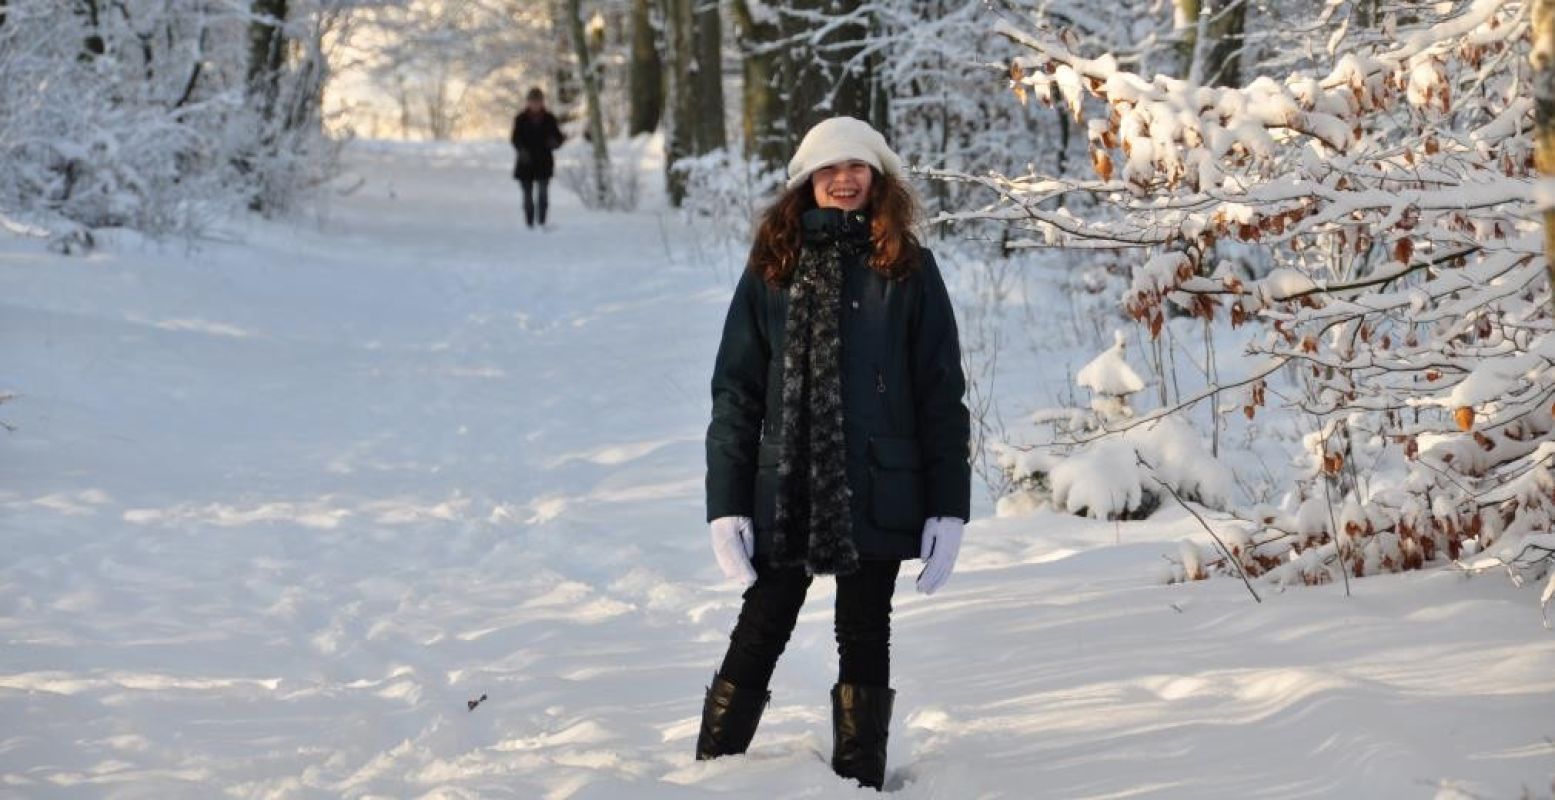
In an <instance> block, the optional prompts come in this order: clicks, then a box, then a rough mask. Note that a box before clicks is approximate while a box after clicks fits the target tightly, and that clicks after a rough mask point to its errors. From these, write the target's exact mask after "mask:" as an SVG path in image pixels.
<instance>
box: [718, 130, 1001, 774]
mask: <svg viewBox="0 0 1555 800" xmlns="http://www.w3.org/2000/svg"><path fill="white" fill-rule="evenodd" d="M788 175H789V180H788V186H787V191H786V192H785V193H784V194H783V195H782V196H781V197H779V198H778V200H777V201H776V202H775V203H773V205H772V206H771V207H770V208H769V209H767V211H766V212H765V214H764V215H763V216H762V219H761V222H760V225H759V226H758V230H757V233H756V240H755V242H754V243H753V245H752V248H751V255H750V261H749V264H748V266H747V269H746V270H745V272H744V273H743V274H742V275H741V278H740V281H739V284H738V285H737V286H736V287H735V290H734V298H733V301H732V302H731V304H730V307H729V313H728V316H727V318H726V320H725V323H724V330H723V338H722V341H721V342H720V345H719V349H718V357H717V360H716V363H715V364H714V367H713V380H712V395H713V414H712V423H711V424H710V425H709V426H708V430H707V518H708V520H709V528H710V531H711V537H712V548H713V554H714V557H715V559H716V560H717V562H718V564H719V567H720V568H721V569H722V570H723V572H724V574H725V575H726V576H728V577H729V578H731V579H734V580H737V581H740V582H741V583H742V584H744V585H745V587H746V588H745V593H744V597H743V604H742V606H741V609H740V616H739V620H738V622H737V623H736V624H735V627H734V632H733V633H732V634H731V635H730V641H729V648H728V651H727V652H726V654H725V656H724V660H723V663H722V665H721V666H720V667H719V669H718V672H717V674H715V675H714V676H713V681H712V685H711V686H709V687H708V689H707V695H706V697H705V699H704V702H703V709H702V726H701V731H700V734H699V735H698V738H697V751H696V755H697V758H698V759H708V758H716V757H718V756H722V755H729V754H735V753H743V752H745V749H746V747H747V746H749V744H750V741H751V738H752V736H754V734H755V732H756V726H757V723H758V722H759V721H760V718H761V713H762V710H763V708H765V706H766V704H767V702H768V701H769V700H770V697H771V695H770V693H769V692H768V691H767V685H768V683H769V682H770V680H771V678H772V673H773V670H774V669H775V667H776V665H777V660H778V657H779V656H780V655H781V654H782V652H783V649H784V647H785V646H786V645H787V643H788V638H789V635H790V633H791V632H792V631H793V628H794V624H795V621H796V620H797V618H798V614H799V609H800V607H801V606H802V605H803V604H804V599H805V594H806V592H807V590H808V589H809V587H810V584H811V582H812V579H813V577H814V576H815V575H833V576H835V579H836V584H837V595H836V598H837V599H836V609H835V619H836V635H837V651H838V656H839V674H838V678H837V683H836V685H835V686H833V688H832V691H831V699H832V732H833V749H832V759H831V763H832V768H833V770H835V771H836V772H837V774H838V775H841V776H843V777H845V778H851V779H854V780H857V781H858V782H859V783H860V784H861V785H864V786H869V787H873V788H875V789H880V788H881V787H882V785H883V784H884V781H885V764H886V738H887V731H888V729H889V727H890V720H891V711H892V705H893V703H894V698H895V694H896V693H895V691H894V690H892V689H891V688H890V631H891V598H892V595H893V593H894V591H895V587H896V579H897V575H898V573H899V571H900V569H901V564H902V561H903V560H905V559H910V558H921V559H923V560H924V562H925V566H924V568H923V570H922V571H921V572H920V573H919V575H918V578H917V587H918V590H919V591H920V592H923V593H925V594H932V593H933V592H934V591H935V590H937V589H938V588H939V587H940V586H942V585H943V584H944V582H945V581H946V580H947V579H948V578H949V577H950V573H951V570H952V569H953V568H954V566H955V562H956V555H957V553H958V552H959V550H960V546H961V533H962V526H963V524H964V523H965V521H966V519H967V517H968V515H969V507H970V503H971V472H970V468H969V466H968V462H967V457H968V447H969V441H970V420H969V415H968V413H967V409H966V406H965V405H964V404H963V402H962V395H963V393H964V391H965V388H966V382H965V378H964V376H963V374H962V371H961V353H960V346H959V344H958V342H957V337H956V322H955V315H954V313H953V311H952V308H951V304H950V298H949V295H948V293H947V292H946V290H945V283H944V280H943V278H942V277H941V276H940V272H939V268H938V266H937V265H936V263H935V261H934V256H933V254H932V253H930V252H929V250H928V249H927V248H925V247H923V246H922V245H921V244H920V243H919V242H918V240H917V238H916V237H915V236H914V235H913V232H912V227H913V225H914V223H915V221H916V218H917V204H916V202H915V201H914V199H913V196H912V194H911V193H910V192H909V191H908V189H907V187H906V186H905V185H904V183H903V182H902V167H901V161H900V159H899V158H897V156H896V154H895V153H893V152H892V151H891V148H890V147H889V146H888V145H887V144H886V142H885V138H884V137H882V136H881V135H880V133H879V132H878V131H876V130H875V129H874V128H871V127H870V126H869V125H868V124H867V123H865V122H862V121H860V120H857V119H854V118H852V117H834V118H832V119H828V120H826V121H824V122H821V123H820V124H818V125H816V126H815V127H814V128H812V129H810V131H809V132H808V133H807V134H805V137H804V140H803V141H802V142H800V145H799V149H798V151H797V152H796V153H795V154H794V157H793V159H792V160H791V161H790V162H789V164H788Z"/></svg>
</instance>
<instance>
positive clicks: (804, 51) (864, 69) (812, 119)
mask: <svg viewBox="0 0 1555 800" xmlns="http://www.w3.org/2000/svg"><path fill="white" fill-rule="evenodd" d="M862 5H863V3H862V2H861V0H794V2H792V3H788V4H786V5H785V6H784V7H783V8H782V9H781V10H779V14H780V16H779V20H780V21H779V24H778V27H779V35H780V37H781V38H782V39H783V40H784V43H785V45H786V47H785V48H784V51H783V53H784V57H783V61H782V74H781V76H780V77H779V80H778V85H779V86H782V87H783V88H784V89H785V90H786V96H784V97H783V107H784V112H785V117H786V119H787V123H788V124H787V133H788V136H789V139H790V141H789V142H787V143H786V147H785V149H786V150H792V148H793V147H795V146H797V145H798V137H799V136H801V135H803V134H804V132H805V131H807V130H809V129H810V126H812V125H814V124H815V123H817V122H820V121H821V120H823V119H826V118H827V117H832V116H837V115H839V114H846V115H848V116H853V117H858V118H860V119H869V118H870V106H871V103H870V99H871V97H870V87H871V82H872V81H871V77H870V75H869V69H868V59H862V63H860V60H861V59H860V56H861V54H862V53H863V50H864V39H865V37H866V36H867V34H868V33H869V29H868V26H867V25H866V22H865V20H866V16H865V15H864V14H863V12H862V10H861V7H862Z"/></svg>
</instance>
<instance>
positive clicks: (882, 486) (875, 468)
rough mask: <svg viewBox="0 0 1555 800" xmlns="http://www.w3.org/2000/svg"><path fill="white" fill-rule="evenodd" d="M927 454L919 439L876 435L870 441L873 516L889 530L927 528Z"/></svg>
mask: <svg viewBox="0 0 1555 800" xmlns="http://www.w3.org/2000/svg"><path fill="white" fill-rule="evenodd" d="M923 513H924V512H923V454H922V452H921V451H920V450H919V449H918V440H917V439H911V438H906V437H898V436H876V437H873V438H871V439H870V440H869V514H870V519H872V520H873V521H874V523H875V525H877V526H879V527H881V528H884V529H886V530H893V531H903V532H908V533H918V532H919V531H921V530H922V529H923Z"/></svg>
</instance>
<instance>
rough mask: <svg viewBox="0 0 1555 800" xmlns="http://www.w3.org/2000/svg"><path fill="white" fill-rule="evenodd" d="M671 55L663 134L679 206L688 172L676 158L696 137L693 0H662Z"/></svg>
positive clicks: (672, 193) (668, 182) (672, 194)
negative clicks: (692, 65)
mask: <svg viewBox="0 0 1555 800" xmlns="http://www.w3.org/2000/svg"><path fill="white" fill-rule="evenodd" d="M661 2H662V3H663V8H664V34H665V36H664V39H665V44H666V48H665V49H666V54H667V55H668V57H669V101H670V114H669V127H668V130H667V131H666V135H665V137H664V150H665V153H664V169H665V186H666V189H667V190H668V191H669V199H670V204H671V205H673V206H675V207H677V208H679V207H680V203H681V201H682V200H684V199H685V195H686V180H685V176H684V175H683V174H682V173H681V172H680V171H679V170H678V169H676V162H678V161H680V160H681V159H683V158H686V157H687V156H690V155H691V154H692V152H693V151H694V148H695V141H696V106H695V103H694V98H695V95H694V94H693V92H692V86H691V51H692V38H693V37H692V21H691V3H692V0H661Z"/></svg>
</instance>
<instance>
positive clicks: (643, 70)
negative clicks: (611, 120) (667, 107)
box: [626, 0, 664, 136]
mask: <svg viewBox="0 0 1555 800" xmlns="http://www.w3.org/2000/svg"><path fill="white" fill-rule="evenodd" d="M652 10H653V3H652V0H632V34H631V35H632V67H631V73H630V75H629V77H628V81H629V82H630V86H629V89H628V92H629V94H630V95H631V100H630V103H631V109H630V111H629V113H628V115H627V116H628V120H627V127H626V132H627V135H629V136H635V135H637V134H639V133H653V132H654V131H655V130H658V128H659V117H660V116H661V115H662V114H663V113H664V62H662V61H660V60H659V48H658V44H657V40H658V35H657V32H656V31H655V30H654V28H653V14H652Z"/></svg>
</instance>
